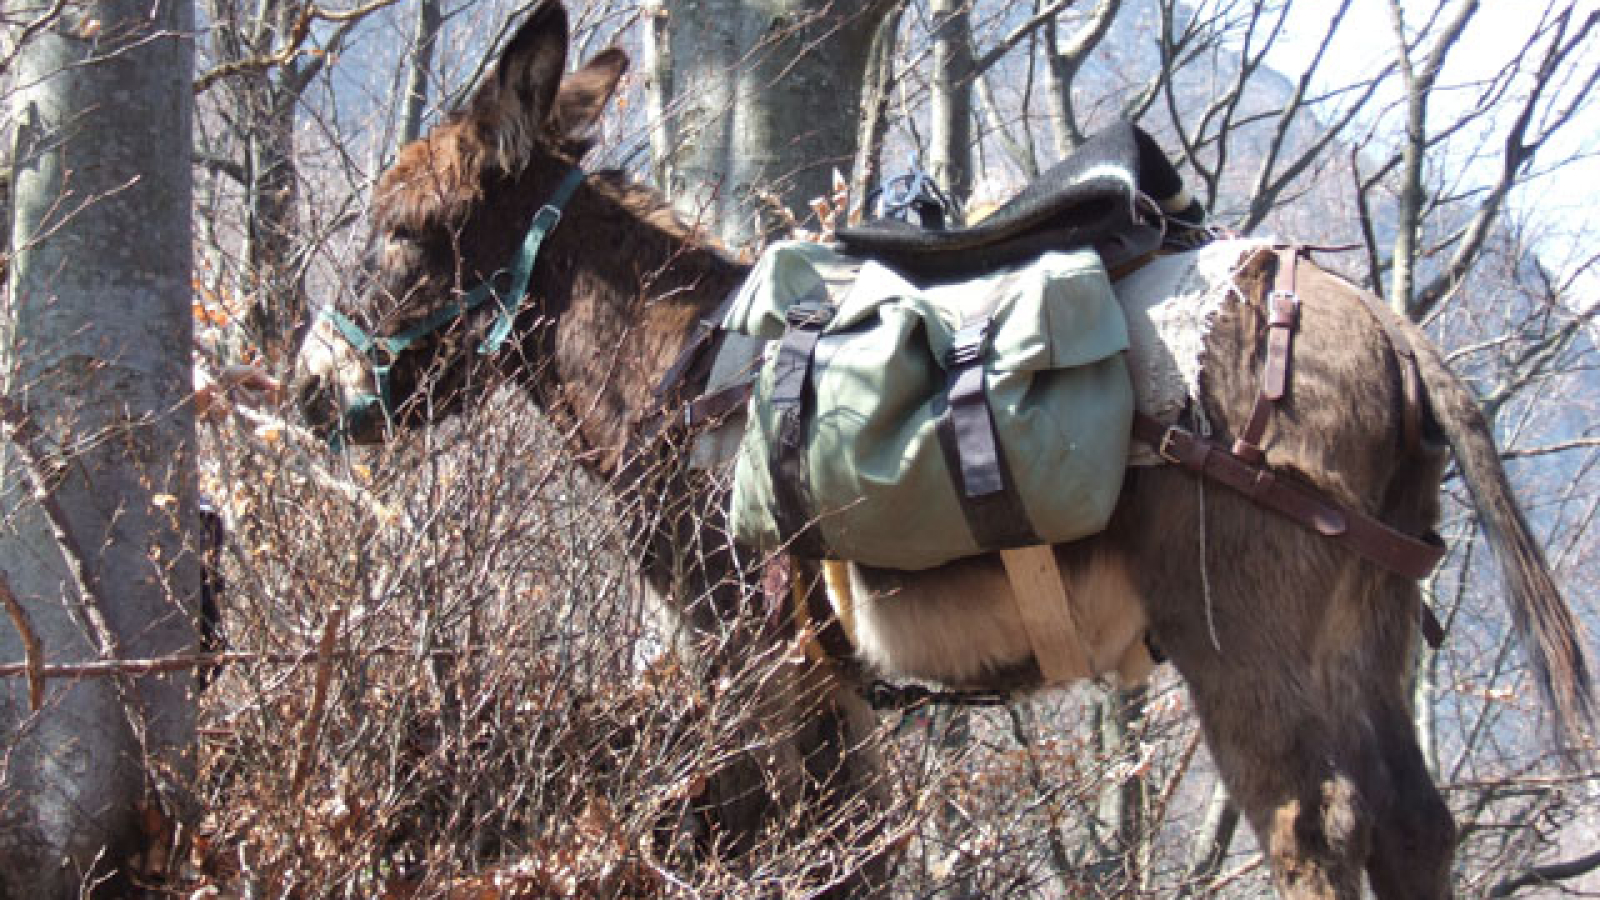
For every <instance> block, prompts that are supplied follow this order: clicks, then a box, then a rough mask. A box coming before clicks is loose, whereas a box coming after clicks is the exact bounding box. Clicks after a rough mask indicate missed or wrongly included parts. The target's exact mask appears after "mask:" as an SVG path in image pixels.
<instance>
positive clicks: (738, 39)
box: [650, 0, 892, 245]
mask: <svg viewBox="0 0 1600 900" xmlns="http://www.w3.org/2000/svg"><path fill="white" fill-rule="evenodd" d="M891 5H892V4H888V3H884V2H868V3H858V2H853V0H852V2H836V0H668V2H661V3H658V4H656V5H655V7H654V10H655V12H654V16H655V18H654V20H653V23H652V24H653V29H652V30H653V35H654V39H653V47H652V50H653V59H654V66H653V71H652V72H651V73H650V74H651V89H652V92H653V96H652V99H651V106H652V109H655V110H659V111H660V112H661V113H662V114H663V115H664V119H662V120H661V122H660V126H659V130H658V131H657V133H656V140H655V150H656V156H657V175H658V177H661V178H662V179H663V181H662V183H661V187H662V188H663V189H665V190H666V191H667V193H668V195H669V196H670V197H671V198H672V201H673V205H674V206H676V207H677V208H678V210H679V211H680V212H682V213H683V214H684V215H686V216H688V217H689V218H690V219H691V220H693V221H696V222H699V223H701V224H703V225H705V226H706V227H708V228H709V229H710V230H711V231H714V232H715V233H717V234H719V235H721V236H722V238H723V239H724V240H726V241H728V242H729V243H732V244H736V245H737V244H743V243H747V242H750V241H752V240H754V239H757V238H761V237H771V236H774V235H776V234H779V233H781V231H782V230H783V227H784V225H785V223H786V216H785V214H784V210H787V211H788V213H790V214H792V215H794V216H796V217H799V218H802V219H803V218H804V216H805V215H806V204H807V203H808V202H809V201H811V200H812V199H813V198H817V197H825V196H827V195H828V194H830V193H831V191H832V184H831V173H832V171H833V170H834V169H836V168H837V169H839V170H840V171H844V170H846V169H848V168H849V167H850V165H851V163H852V162H853V160H854V158H855V150H856V123H857V110H858V108H859V99H860V97H861V89H862V84H863V81H864V79H865V76H866V69H867V63H868V59H869V56H870V53H869V51H870V48H871V44H872V38H873V35H874V34H875V33H876V30H877V25H878V23H879V22H880V21H881V19H882V18H883V16H884V14H885V13H886V12H887V11H888V9H889V8H890V6H891ZM663 159H667V160H670V161H669V162H666V163H663V162H662V160H663Z"/></svg>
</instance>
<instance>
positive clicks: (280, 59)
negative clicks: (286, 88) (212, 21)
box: [194, 0, 397, 94]
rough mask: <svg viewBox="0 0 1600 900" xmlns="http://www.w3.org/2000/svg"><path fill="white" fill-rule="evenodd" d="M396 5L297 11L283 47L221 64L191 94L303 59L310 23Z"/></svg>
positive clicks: (390, 1)
mask: <svg viewBox="0 0 1600 900" xmlns="http://www.w3.org/2000/svg"><path fill="white" fill-rule="evenodd" d="M396 2H397V0H373V2H371V3H367V4H365V5H363V6H358V7H355V8H354V9H344V10H339V9H333V10H327V9H322V8H321V7H319V6H317V5H315V4H311V5H309V6H307V7H306V8H305V9H303V10H301V11H300V15H299V17H297V18H296V19H295V21H294V24H293V25H291V26H290V27H289V37H288V40H287V41H285V42H284V46H283V48H282V49H281V50H279V51H278V52H276V53H268V54H264V55H262V56H252V57H250V58H249V59H237V60H234V61H232V62H226V63H223V64H222V65H219V66H217V67H216V68H214V69H211V70H209V71H207V72H205V73H203V74H202V75H201V76H200V77H199V78H196V79H195V80H194V92H195V93H196V94H203V93H205V92H206V91H207V90H209V89H210V88H211V87H212V85H215V84H216V83H217V82H219V81H221V80H222V79H224V78H231V77H233V76H235V75H239V74H242V73H245V72H259V71H261V70H263V69H275V68H278V67H279V66H286V65H288V64H289V63H291V62H293V61H294V60H295V58H296V57H298V56H300V55H302V51H301V49H300V48H301V45H303V44H304V43H305V41H306V38H307V37H309V36H310V34H311V23H312V22H314V21H317V20H319V19H320V20H321V21H324V22H338V23H349V22H354V21H356V20H358V19H360V18H362V17H363V16H366V15H368V14H369V13H373V12H376V11H378V10H380V9H383V8H384V7H385V6H393V5H394V4H395V3H396Z"/></svg>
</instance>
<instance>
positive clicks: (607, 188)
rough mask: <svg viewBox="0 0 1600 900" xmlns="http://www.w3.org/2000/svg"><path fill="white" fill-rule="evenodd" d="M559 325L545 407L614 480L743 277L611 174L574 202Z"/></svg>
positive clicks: (555, 292)
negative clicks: (678, 367)
mask: <svg viewBox="0 0 1600 900" xmlns="http://www.w3.org/2000/svg"><path fill="white" fill-rule="evenodd" d="M547 252H548V253H549V254H550V259H549V264H550V270H551V271H552V272H553V273H555V277H554V279H553V280H554V282H555V283H554V285H553V286H552V288H551V291H550V292H551V294H552V297H551V299H553V300H556V301H557V302H556V303H555V304H554V308H552V310H551V312H552V313H554V314H555V315H556V316H557V318H556V322H555V327H554V332H553V345H547V347H546V352H547V354H548V355H547V356H546V358H547V359H550V360H552V362H553V368H551V369H550V370H548V371H545V372H542V373H539V374H538V375H536V376H535V378H536V381H535V384H534V387H535V390H536V393H537V394H538V396H539V398H540V400H541V404H542V405H543V406H544V407H545V409H546V411H547V413H549V414H550V415H551V416H552V417H553V418H554V419H556V421H557V422H558V424H560V425H561V426H562V427H563V430H564V431H566V432H567V433H569V434H571V435H572V436H573V438H574V439H575V440H576V441H577V442H578V444H579V447H578V448H577V449H579V450H580V452H581V458H582V459H583V460H584V461H585V464H586V466H587V467H588V468H590V469H591V470H592V471H594V472H595V474H597V475H599V476H601V477H603V478H610V477H611V476H613V475H614V474H615V473H616V472H617V469H618V467H619V465H620V464H621V462H622V456H623V454H624V453H625V452H626V450H627V448H629V446H630V444H631V443H632V441H631V439H632V438H633V436H634V433H635V431H636V429H637V428H638V427H639V424H640V422H641V420H642V419H643V418H644V417H645V416H646V415H648V414H649V413H650V412H651V411H652V406H653V404H654V402H655V400H654V392H655V388H656V386H657V385H658V384H659V383H660V380H661V378H662V376H663V375H664V374H665V373H666V371H667V369H668V368H669V367H670V366H671V364H672V362H673V361H674V360H675V359H676V358H677V356H678V354H679V353H680V352H681V351H682V349H683V348H684V347H685V346H686V345H687V343H688V341H689V340H690V338H691V335H692V334H693V332H694V328H695V324H696V323H697V322H698V321H699V320H700V319H702V318H705V317H708V316H710V315H711V313H712V311H713V310H714V309H715V308H716V307H717V306H718V305H719V304H720V303H721V302H722V301H723V299H724V298H726V297H727V295H728V294H729V293H730V292H731V291H733V290H735V289H737V287H738V285H739V284H740V283H741V282H742V281H743V280H744V277H745V274H746V273H747V271H748V269H747V267H745V266H743V265H740V264H738V263H735V262H733V261H731V260H729V259H728V258H727V257H726V256H724V255H723V254H722V253H721V252H719V251H718V250H717V249H715V248H714V247H711V246H709V245H708V244H707V243H706V242H705V241H703V240H702V239H700V238H699V236H697V235H696V234H695V233H694V232H693V231H692V230H691V229H689V228H688V227H687V226H685V225H684V224H683V223H682V222H681V221H680V220H679V219H678V218H677V217H676V216H674V215H673V214H672V213H671V211H670V210H669V209H668V207H667V206H666V204H665V203H664V201H662V200H661V198H660V197H659V195H657V194H655V193H654V192H653V191H651V190H649V189H648V188H645V187H642V186H639V185H633V184H628V183H626V182H623V181H622V180H620V179H619V178H617V177H615V176H612V175H609V174H601V175H595V176H591V177H590V178H589V179H588V181H587V182H586V184H585V186H584V189H583V190H580V191H579V193H578V195H577V196H575V197H574V198H573V200H572V203H571V205H570V206H569V208H568V211H567V213H566V216H565V219H564V221H563V222H562V224H561V227H560V228H558V229H557V231H556V233H555V235H554V236H553V240H552V241H551V243H550V246H549V249H548V251H547Z"/></svg>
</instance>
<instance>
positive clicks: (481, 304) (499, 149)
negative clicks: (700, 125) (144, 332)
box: [292, 0, 627, 442]
mask: <svg viewBox="0 0 1600 900" xmlns="http://www.w3.org/2000/svg"><path fill="white" fill-rule="evenodd" d="M566 55H567V17H566V12H565V10H563V9H562V7H561V4H560V3H559V2H553V0H546V2H544V3H541V4H540V5H539V6H538V7H536V8H535V9H534V10H533V12H532V13H531V14H530V15H529V16H528V19H527V21H526V22H525V23H524V24H523V25H522V27H521V28H520V29H519V30H518V31H517V33H516V35H515V36H514V37H513V38H512V39H511V40H510V41H509V42H508V43H507V44H506V46H505V49H504V50H503V51H502V53H501V55H500V59H499V60H498V62H497V63H496V65H495V66H494V68H493V69H492V70H491V71H490V72H489V73H488V75H487V76H486V77H485V78H484V80H483V83H482V84H481V85H480V86H479V87H478V89H477V91H476V93H474V94H473V96H472V98H471V99H470V100H469V101H468V102H467V103H466V105H465V106H464V107H463V108H462V109H461V110H460V111H458V112H456V113H455V114H453V115H452V116H450V117H449V118H448V119H446V120H445V121H444V122H442V123H440V124H439V125H438V126H437V127H436V128H434V129H433V130H432V131H431V132H430V133H429V134H428V135H427V136H426V137H424V138H422V139H420V140H417V141H415V142H413V143H411V144H409V145H407V146H406V147H405V148H403V149H402V150H401V151H400V155H399V158H398V159H397V160H396V161H395V163H394V165H393V166H392V167H391V168H390V169H389V170H388V171H387V172H385V173H384V175H383V177H382V178H381V179H380V180H379V182H378V186H377V189H376V192H375V196H374V201H373V228H374V235H373V238H374V240H373V244H372V246H373V248H374V259H373V261H372V276H373V277H372V281H371V285H370V287H369V289H368V290H367V291H365V292H364V293H363V294H362V295H361V296H358V297H351V298H349V299H348V302H347V303H346V301H343V300H341V301H340V304H339V306H338V307H337V308H329V309H325V310H323V312H322V314H321V315H320V316H319V317H318V318H317V320H316V321H315V322H314V323H313V326H312V327H311V329H310V330H309V332H308V334H307V337H306V339H305V342H304V343H303V344H302V345H301V348H300V353H299V356H298V358H297V359H296V363H295V373H294V379H293V383H292V387H293V390H294V391H295V393H296V396H297V397H298V399H299V400H300V404H301V407H302V409H303V410H304V411H305V413H306V416H307V418H308V419H309V421H310V423H311V425H312V427H313V428H314V429H316V430H318V431H321V432H324V433H338V434H339V435H340V436H341V437H342V438H344V439H347V440H351V441H358V442H370V441H376V440H381V439H382V438H383V437H384V435H385V433H386V427H385V425H386V423H396V424H414V423H417V422H421V421H424V420H427V419H430V418H434V417H437V416H440V415H444V414H448V413H450V412H452V411H454V410H456V409H458V408H459V407H460V405H461V403H462V402H463V400H465V399H466V398H467V397H468V395H469V394H471V393H472V392H473V391H474V390H475V389H476V388H477V387H478V386H481V385H483V384H486V383H489V382H491V381H492V379H491V378H490V375H491V371H492V369H491V367H493V366H495V365H497V364H498V363H499V360H500V358H502V357H507V356H512V355H514V354H516V353H517V352H519V351H521V350H524V349H528V348H527V347H525V345H526V344H527V343H528V342H530V341H535V340H537V337H536V332H538V330H539V329H537V328H536V327H535V323H537V322H538V321H539V320H540V319H541V317H543V316H546V315H554V314H557V313H558V312H559V311H551V310H546V309H544V308H543V307H544V306H545V305H546V301H547V297H548V295H549V290H548V288H547V287H545V286H547V285H551V284H553V283H555V280H556V279H560V278H561V277H562V273H561V272H559V271H556V269H557V268H558V266H557V265H556V264H553V263H552V262H550V260H549V258H548V254H546V255H544V256H540V255H539V254H538V249H539V246H540V244H541V242H542V240H543V237H544V236H545V235H547V234H549V233H551V232H552V231H554V230H555V228H556V225H557V223H558V222H559V219H560V211H561V209H562V207H563V205H564V204H566V203H567V202H568V200H569V199H570V198H571V197H572V195H573V194H574V192H575V191H579V190H582V189H583V188H582V187H581V186H580V182H581V179H582V177H583V176H582V173H581V171H580V170H579V168H578V162H579V160H580V159H581V158H582V156H583V154H584V152H585V151H586V150H587V149H588V147H589V135H590V134H591V132H592V131H593V129H594V126H595V123H596V122H597V120H598V119H599V117H600V115H601V112H602V110H603V108H604V106H605V103H606V101H607V100H608V99H609V98H610V97H611V94H612V92H613V91H614V90H615V89H616V86H617V82H618V80H619V79H620V78H621V76H622V73H623V71H624V70H625V69H626V67H627V58H626V57H625V56H624V55H623V54H622V53H621V51H619V50H615V49H613V50H608V51H606V52H604V53H601V54H600V55H599V56H597V57H596V58H595V59H594V60H592V61H591V62H590V63H588V65H586V66H584V67H583V68H582V69H581V70H579V71H577V72H575V73H573V74H571V75H565V74H564V73H565V66H566Z"/></svg>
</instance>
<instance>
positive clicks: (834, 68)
mask: <svg viewBox="0 0 1600 900" xmlns="http://www.w3.org/2000/svg"><path fill="white" fill-rule="evenodd" d="M892 5H893V4H885V3H877V2H874V3H866V4H857V3H836V2H831V0H669V2H663V3H660V4H656V5H653V6H651V7H648V8H647V10H646V15H647V16H648V17H649V19H648V22H647V34H646V38H645V41H646V45H647V59H646V68H647V71H648V72H649V77H650V85H649V97H648V100H647V103H648V104H649V108H650V110H651V111H652V112H653V113H656V114H657V115H659V116H660V118H659V119H656V120H655V121H654V123H653V124H654V125H655V126H656V131H654V132H653V134H652V147H653V149H654V151H655V155H656V158H655V161H654V163H653V171H654V174H655V175H656V177H657V178H658V179H659V180H660V183H661V187H662V188H663V189H664V190H665V191H666V192H667V194H668V196H669V197H670V198H671V199H672V202H673V205H674V206H675V207H676V208H677V209H678V211H679V212H680V214H682V215H683V216H685V217H686V218H687V219H689V220H690V221H692V222H696V223H698V224H700V225H702V226H704V227H706V228H708V229H709V230H711V231H713V232H715V233H716V234H718V235H720V236H721V237H722V239H723V240H724V241H726V242H727V243H728V244H729V245H731V246H735V247H740V246H745V247H753V246H756V245H759V244H760V243H762V242H765V241H767V240H771V239H774V238H777V237H781V236H783V234H784V233H785V232H786V230H787V229H788V227H789V226H790V224H791V223H793V222H795V221H796V220H799V221H802V222H803V221H804V219H805V216H806V215H808V207H807V204H808V203H809V201H811V200H812V199H814V198H817V197H825V196H828V195H829V194H831V192H832V173H833V171H834V170H835V169H839V170H845V169H848V168H849V167H850V165H851V163H852V161H853V160H854V157H855V152H856V138H857V115H856V113H857V109H858V98H860V96H861V93H862V85H863V81H864V79H865V75H866V70H867V66H868V62H869V57H870V48H871V45H872V38H873V35H874V34H875V33H876V31H877V26H878V24H879V23H880V22H881V21H882V19H883V17H884V15H885V13H886V12H887V11H888V10H889V9H890V8H891V6H892ZM831 668H832V667H830V666H823V667H820V668H818V669H816V670H813V671H810V672H807V673H805V674H803V675H798V676H796V683H795V684H792V685H788V686H782V685H775V684H769V685H765V686H763V688H762V692H763V696H762V697H761V698H760V702H761V703H762V704H763V705H765V706H767V707H770V708H771V709H772V710H773V715H772V716H771V718H772V719H773V720H774V721H781V720H782V719H783V718H784V717H785V716H794V717H798V720H797V721H795V722H794V723H792V724H786V725H785V726H784V727H782V728H775V729H774V731H773V735H769V736H763V737H762V739H761V740H762V743H764V744H766V746H765V747H764V748H763V750H761V751H759V752H758V753H756V754H754V755H755V756H756V757H759V758H760V759H761V760H762V765H761V767H760V769H762V770H758V767H756V766H740V767H735V768H733V769H730V770H729V771H728V772H726V773H725V777H724V778H723V779H721V780H720V783H717V784H713V785H712V786H711V789H710V793H711V795H713V796H716V797H721V798H726V799H728V800H729V801H730V802H727V803H720V804H718V807H719V808H718V810H717V812H716V816H717V819H718V824H719V826H720V827H721V828H724V829H727V831H728V832H729V840H728V841H727V844H728V846H732V847H738V846H740V841H741V836H742V839H743V840H744V841H746V842H747V843H749V845H750V846H757V845H759V843H760V842H762V841H764V840H768V839H770V835H771V834H772V833H773V832H772V831H771V829H773V828H774V827H776V828H780V829H783V832H782V833H785V834H789V835H791V836H793V837H794V838H796V839H801V838H805V839H815V838H816V837H817V836H818V834H820V833H827V834H829V835H831V836H832V837H831V840H830V843H831V844H833V845H834V846H839V847H847V848H849V850H848V851H847V853H846V856H847V857H853V858H854V859H855V860H856V861H855V862H854V863H851V864H849V867H850V868H851V869H852V872H851V874H850V875H849V876H847V877H845V878H844V879H843V880H841V881H836V882H834V884H833V886H832V888H831V889H830V890H829V892H828V893H827V895H828V896H832V895H835V894H837V895H840V896H850V897H860V896H868V895H871V894H872V893H873V892H874V891H875V890H877V889H878V887H879V886H880V884H881V880H882V875H883V872H882V871H881V869H882V862H883V857H882V853H883V851H882V849H881V848H869V845H871V844H872V843H873V841H874V840H875V837H876V835H875V829H873V828H871V827H865V828H864V827H862V811H863V810H864V809H871V808H873V807H874V806H876V805H877V804H874V803H870V802H869V803H868V804H867V805H866V806H862V805H861V804H862V800H863V799H870V798H874V797H877V796H878V792H881V791H882V789H883V782H884V776H883V773H882V771H881V769H880V765H881V763H880V761H879V760H878V758H877V756H876V752H875V750H874V749H873V747H872V744H871V741H870V740H869V735H870V733H871V731H872V729H873V727H874V722H873V719H872V716H871V713H870V711H868V710H867V709H866V707H865V704H864V703H863V701H862V699H861V697H860V696H859V694H858V693H857V687H858V686H857V685H855V684H853V683H851V682H849V681H848V680H847V679H842V678H839V677H837V674H838V673H835V672H832V671H831ZM774 735H775V736H777V737H776V739H775V740H770V742H769V739H770V738H771V737H772V736H774ZM739 798H743V799H742V800H740V799H739ZM751 801H756V802H751ZM797 803H804V804H805V808H801V807H799V806H797V805H796V804H797Z"/></svg>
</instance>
